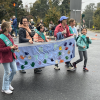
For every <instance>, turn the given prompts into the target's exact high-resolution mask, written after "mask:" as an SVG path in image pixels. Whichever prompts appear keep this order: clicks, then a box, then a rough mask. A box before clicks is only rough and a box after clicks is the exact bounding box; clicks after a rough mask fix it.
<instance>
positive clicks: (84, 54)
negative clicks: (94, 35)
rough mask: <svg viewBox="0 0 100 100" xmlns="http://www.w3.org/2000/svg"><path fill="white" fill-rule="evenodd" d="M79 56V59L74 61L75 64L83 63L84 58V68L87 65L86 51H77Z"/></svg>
mask: <svg viewBox="0 0 100 100" xmlns="http://www.w3.org/2000/svg"><path fill="white" fill-rule="evenodd" d="M79 56H80V59H79V60H77V61H76V64H78V63H79V62H81V61H83V56H84V67H86V64H87V51H79Z"/></svg>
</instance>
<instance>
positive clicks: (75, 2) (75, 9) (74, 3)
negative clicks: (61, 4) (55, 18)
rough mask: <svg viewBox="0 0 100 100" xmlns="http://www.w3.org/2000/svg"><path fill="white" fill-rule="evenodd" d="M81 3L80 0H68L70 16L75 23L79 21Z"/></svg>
mask: <svg viewBox="0 0 100 100" xmlns="http://www.w3.org/2000/svg"><path fill="white" fill-rule="evenodd" d="M81 5H82V0H70V10H71V12H70V18H73V19H75V20H76V22H77V23H80V22H81Z"/></svg>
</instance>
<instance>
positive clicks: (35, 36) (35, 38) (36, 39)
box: [33, 33, 49, 42]
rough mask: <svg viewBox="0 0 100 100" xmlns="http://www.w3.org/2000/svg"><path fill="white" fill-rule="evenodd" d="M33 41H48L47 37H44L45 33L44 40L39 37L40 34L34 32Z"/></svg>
mask: <svg viewBox="0 0 100 100" xmlns="http://www.w3.org/2000/svg"><path fill="white" fill-rule="evenodd" d="M33 38H34V41H35V42H49V41H48V39H47V37H46V35H45V41H44V40H43V39H42V38H41V36H40V35H39V34H37V33H35V35H34V37H33Z"/></svg>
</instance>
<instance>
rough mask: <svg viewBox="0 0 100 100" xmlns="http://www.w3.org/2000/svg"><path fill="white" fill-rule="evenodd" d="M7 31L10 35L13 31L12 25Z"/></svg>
mask: <svg viewBox="0 0 100 100" xmlns="http://www.w3.org/2000/svg"><path fill="white" fill-rule="evenodd" d="M6 30H7V32H8V33H10V32H11V31H12V27H11V25H10V27H9V28H7V29H6Z"/></svg>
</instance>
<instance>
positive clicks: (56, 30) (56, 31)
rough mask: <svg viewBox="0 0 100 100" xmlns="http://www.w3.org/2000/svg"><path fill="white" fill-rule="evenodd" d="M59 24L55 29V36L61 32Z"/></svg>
mask: <svg viewBox="0 0 100 100" xmlns="http://www.w3.org/2000/svg"><path fill="white" fill-rule="evenodd" d="M58 29H59V26H57V27H56V29H55V31H54V37H57V33H58V32H59V30H58Z"/></svg>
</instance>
